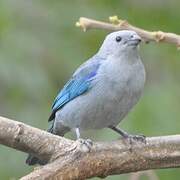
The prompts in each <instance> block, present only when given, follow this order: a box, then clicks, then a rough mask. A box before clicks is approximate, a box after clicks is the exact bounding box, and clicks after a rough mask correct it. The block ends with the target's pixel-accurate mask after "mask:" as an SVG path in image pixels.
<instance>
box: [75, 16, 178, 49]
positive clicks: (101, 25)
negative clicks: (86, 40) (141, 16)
mask: <svg viewBox="0 0 180 180" xmlns="http://www.w3.org/2000/svg"><path fill="white" fill-rule="evenodd" d="M109 20H110V22H111V23H106V22H101V21H96V20H93V19H89V18H85V17H80V18H79V22H77V23H76V26H77V27H81V28H82V29H83V30H84V31H87V30H89V29H104V30H109V31H118V30H133V31H135V32H137V33H138V34H139V35H140V36H141V37H142V39H143V40H144V41H145V42H150V41H155V42H164V43H170V44H175V45H176V46H177V48H178V49H180V35H177V34H175V33H169V32H163V31H146V30H144V29H141V28H138V27H136V26H133V25H131V24H130V23H128V21H126V20H121V19H118V17H117V16H112V17H109Z"/></svg>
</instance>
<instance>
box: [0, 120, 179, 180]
mask: <svg viewBox="0 0 180 180" xmlns="http://www.w3.org/2000/svg"><path fill="white" fill-rule="evenodd" d="M0 144H3V145H5V146H9V147H11V148H14V149H17V150H20V151H23V152H27V153H33V154H34V155H36V156H38V157H39V158H41V159H45V160H48V161H49V162H50V163H49V164H47V165H45V166H41V167H39V168H36V169H35V170H34V171H33V172H32V173H30V174H29V175H27V176H25V177H23V178H22V180H29V179H86V178H90V177H96V176H98V177H106V176H108V175H113V174H122V173H129V172H135V171H142V170H147V169H159V168H173V167H179V166H180V135H173V136H163V137H151V138H147V143H146V144H144V143H140V142H139V143H137V142H134V143H133V145H131V146H130V145H129V144H128V143H127V142H126V141H124V140H116V141H113V142H98V143H94V144H93V147H92V149H91V151H90V152H87V151H84V148H82V147H83V146H82V144H80V143H79V141H71V140H68V139H65V138H62V137H59V136H55V135H52V134H50V133H47V132H45V131H42V130H39V129H37V128H33V127H30V126H28V125H26V124H23V123H20V122H17V121H13V120H10V119H7V118H3V117H0Z"/></svg>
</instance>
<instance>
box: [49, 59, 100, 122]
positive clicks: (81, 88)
mask: <svg viewBox="0 0 180 180" xmlns="http://www.w3.org/2000/svg"><path fill="white" fill-rule="evenodd" d="M99 66H100V63H99V62H97V61H95V62H92V63H85V64H84V65H82V66H80V68H79V69H77V71H76V72H75V73H74V75H73V76H72V78H71V79H70V80H69V81H68V82H67V83H66V85H65V86H64V88H63V89H62V90H61V91H60V92H59V94H58V95H57V97H56V98H55V100H54V103H53V105H52V113H51V116H50V117H49V121H51V120H53V119H54V118H55V113H56V112H57V111H58V110H59V109H61V108H62V107H63V106H64V105H65V104H66V103H68V102H70V101H71V100H73V99H74V98H76V97H78V96H80V95H82V94H83V93H85V92H87V91H88V90H89V89H90V88H91V87H92V83H91V82H92V80H93V79H94V78H95V76H96V74H97V71H98V69H99Z"/></svg>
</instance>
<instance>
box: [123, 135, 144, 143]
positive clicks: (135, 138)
mask: <svg viewBox="0 0 180 180" xmlns="http://www.w3.org/2000/svg"><path fill="white" fill-rule="evenodd" d="M126 139H127V140H128V141H129V143H130V144H133V142H141V143H144V144H146V136H144V135H128V136H127V137H126Z"/></svg>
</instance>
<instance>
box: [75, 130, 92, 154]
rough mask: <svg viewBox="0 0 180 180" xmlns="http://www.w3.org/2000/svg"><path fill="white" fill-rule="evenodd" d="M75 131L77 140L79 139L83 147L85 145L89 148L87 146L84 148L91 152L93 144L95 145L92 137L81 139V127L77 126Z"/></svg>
mask: <svg viewBox="0 0 180 180" xmlns="http://www.w3.org/2000/svg"><path fill="white" fill-rule="evenodd" d="M75 132H76V137H77V141H79V142H80V143H81V145H82V147H84V146H85V148H86V149H87V150H86V149H85V148H83V149H84V151H88V152H89V151H90V150H91V147H92V145H93V142H92V140H91V139H81V138H80V137H81V134H80V131H79V128H76V129H75Z"/></svg>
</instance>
